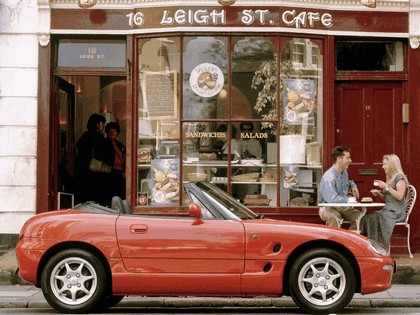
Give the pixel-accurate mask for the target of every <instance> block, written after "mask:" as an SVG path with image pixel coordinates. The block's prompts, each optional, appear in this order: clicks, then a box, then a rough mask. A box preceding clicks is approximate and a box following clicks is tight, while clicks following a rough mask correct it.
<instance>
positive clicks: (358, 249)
mask: <svg viewBox="0 0 420 315" xmlns="http://www.w3.org/2000/svg"><path fill="white" fill-rule="evenodd" d="M162 220H164V221H162ZM321 241H322V242H328V243H329V244H337V245H340V246H343V247H345V248H347V249H348V250H349V252H350V253H351V254H352V255H353V256H354V257H355V259H356V261H357V267H358V269H359V271H360V288H361V290H360V291H361V293H362V294H367V293H373V292H378V291H383V290H386V289H388V288H389V287H390V286H391V278H392V270H389V266H392V265H393V261H392V259H391V258H390V257H389V256H382V255H379V254H376V253H374V252H373V251H372V250H371V249H370V248H369V247H368V246H366V238H365V237H363V236H360V235H359V234H356V233H351V232H348V231H344V230H341V229H337V228H328V227H325V226H322V227H321V226H319V225H312V224H303V223H296V222H286V221H275V220H268V219H265V220H261V219H258V220H245V221H241V220H205V221H201V222H197V221H196V220H195V219H193V218H191V217H190V218H153V217H147V216H140V215H139V216H136V215H130V216H122V215H120V216H118V215H107V214H92V213H84V212H81V211H78V210H66V211H64V210H63V211H55V212H50V213H45V214H41V215H38V216H36V217H33V218H31V219H29V220H28V222H27V223H25V225H24V227H23V228H22V232H21V239H20V241H19V243H18V246H17V248H16V254H17V259H18V263H19V272H20V276H21V277H22V278H23V279H25V280H26V281H28V282H30V283H33V284H35V285H39V281H40V279H39V275H40V274H41V273H39V272H38V269H39V268H42V267H43V265H42V263H43V262H42V259H43V257H44V255H48V253H49V251H55V250H57V249H59V248H63V247H65V246H68V245H69V244H82V245H83V246H89V247H90V248H95V249H96V250H97V251H98V252H100V253H102V255H103V256H104V257H105V258H106V260H107V263H108V264H109V267H110V270H111V273H112V288H113V294H115V295H123V294H124V295H132V294H137V295H138V294H141V295H161V296H165V295H166V296H170V295H183V294H185V295H186V294H188V295H197V296H200V295H202V296H224V295H226V296H251V295H266V296H278V295H282V294H283V291H284V288H283V276H287V275H284V268H285V266H286V263H287V262H288V260H289V259H292V258H291V257H292V256H293V253H294V252H295V251H299V249H300V248H301V247H302V246H306V244H309V246H311V245H310V244H311V243H312V242H318V243H319V242H321ZM318 243H314V244H318ZM385 266H387V268H384V267H385Z"/></svg>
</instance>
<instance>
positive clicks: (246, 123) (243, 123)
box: [240, 121, 254, 132]
mask: <svg viewBox="0 0 420 315" xmlns="http://www.w3.org/2000/svg"><path fill="white" fill-rule="evenodd" d="M245 126H248V127H249V129H250V130H249V131H251V132H252V131H254V124H253V123H252V122H249V121H243V122H241V125H240V127H241V131H244V127H245Z"/></svg>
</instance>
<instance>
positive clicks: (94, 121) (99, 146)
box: [75, 114, 106, 205]
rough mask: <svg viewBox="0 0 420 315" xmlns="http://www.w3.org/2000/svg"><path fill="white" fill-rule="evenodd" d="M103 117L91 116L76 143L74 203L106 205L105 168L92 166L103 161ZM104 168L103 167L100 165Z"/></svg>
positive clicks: (98, 115)
mask: <svg viewBox="0 0 420 315" xmlns="http://www.w3.org/2000/svg"><path fill="white" fill-rule="evenodd" d="M105 122H106V120H105V117H104V116H102V115H100V114H92V115H91V116H90V117H89V120H88V122H87V125H86V129H87V130H86V131H85V132H84V133H83V135H82V136H81V137H80V139H79V140H78V141H77V143H76V160H75V179H76V187H75V190H76V195H75V199H76V203H79V202H85V201H95V202H97V203H100V204H102V205H106V196H105V194H104V193H103V191H104V179H105V177H106V173H104V172H103V171H102V170H105V171H106V167H105V168H103V169H101V168H100V169H95V168H94V166H95V165H98V163H100V164H101V163H102V162H103V161H104V150H105V137H104V134H103V130H104V127H105ZM102 166H105V165H102Z"/></svg>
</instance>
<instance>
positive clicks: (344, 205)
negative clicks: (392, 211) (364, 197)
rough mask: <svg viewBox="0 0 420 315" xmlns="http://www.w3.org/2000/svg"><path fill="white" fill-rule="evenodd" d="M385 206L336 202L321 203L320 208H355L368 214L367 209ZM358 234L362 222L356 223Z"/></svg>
mask: <svg viewBox="0 0 420 315" xmlns="http://www.w3.org/2000/svg"><path fill="white" fill-rule="evenodd" d="M384 205H385V204H384V203H382V202H346V203H335V202H331V203H328V202H324V203H319V204H318V206H319V207H333V208H341V207H353V208H361V209H362V211H363V212H365V213H366V212H367V208H375V207H376V208H378V207H383V206H384ZM356 227H357V232H358V233H360V220H357V221H356Z"/></svg>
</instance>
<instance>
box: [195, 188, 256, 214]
mask: <svg viewBox="0 0 420 315" xmlns="http://www.w3.org/2000/svg"><path fill="white" fill-rule="evenodd" d="M196 186H197V187H198V188H200V190H201V191H202V193H203V194H204V195H206V197H207V199H208V200H209V201H210V202H211V203H212V206H213V207H214V208H216V209H217V210H218V211H219V212H223V213H224V214H225V215H226V216H227V217H228V218H229V219H232V220H249V219H257V218H260V217H261V215H258V214H256V213H254V212H252V211H251V210H250V209H248V208H247V207H245V206H244V205H242V204H241V203H239V202H238V201H236V200H235V199H234V198H232V197H231V196H230V195H228V194H227V193H226V192H224V191H223V190H222V189H220V188H219V187H217V186H214V185H212V184H210V183H208V182H205V181H202V182H197V183H196Z"/></svg>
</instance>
